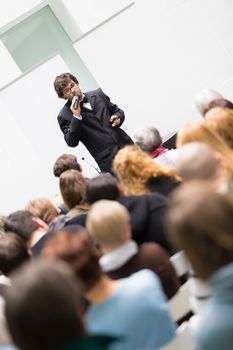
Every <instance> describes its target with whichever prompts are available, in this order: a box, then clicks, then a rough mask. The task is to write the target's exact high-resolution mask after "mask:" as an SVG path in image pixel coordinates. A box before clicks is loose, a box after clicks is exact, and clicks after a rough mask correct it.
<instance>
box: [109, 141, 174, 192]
mask: <svg viewBox="0 0 233 350" xmlns="http://www.w3.org/2000/svg"><path fill="white" fill-rule="evenodd" d="M113 170H114V172H115V173H116V175H117V177H118V179H119V181H120V183H121V184H122V185H123V189H124V194H126V195H141V194H145V193H149V192H154V191H156V192H160V193H162V194H163V195H168V194H169V193H170V191H171V190H172V189H173V188H174V187H176V186H177V185H178V184H179V180H180V178H179V177H178V175H177V174H176V171H175V169H173V168H170V167H166V166H162V165H161V164H159V163H156V161H154V160H153V159H152V158H151V157H150V156H149V155H148V154H147V153H145V152H143V151H142V150H140V149H139V148H138V147H136V146H126V147H124V148H122V149H120V150H119V151H118V153H117V154H116V156H115V158H114V160H113Z"/></svg>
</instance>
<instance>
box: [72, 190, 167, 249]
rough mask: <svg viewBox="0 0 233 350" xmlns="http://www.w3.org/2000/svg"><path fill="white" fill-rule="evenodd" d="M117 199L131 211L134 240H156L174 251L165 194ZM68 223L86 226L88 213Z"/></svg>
mask: <svg viewBox="0 0 233 350" xmlns="http://www.w3.org/2000/svg"><path fill="white" fill-rule="evenodd" d="M116 200H117V201H118V202H119V203H121V204H122V205H124V207H126V208H127V209H128V211H129V213H130V220H131V228H132V238H133V240H135V241H136V242H137V243H138V244H139V245H140V244H142V243H144V242H156V243H158V244H160V245H161V246H162V247H163V248H164V249H165V250H166V251H167V252H168V253H169V254H172V253H173V251H172V248H171V247H170V244H169V243H168V241H167V238H166V235H165V230H164V214H165V211H166V203H167V200H166V198H165V197H164V196H163V195H160V194H158V193H151V194H146V195H140V196H119V197H118V198H117V199H116ZM67 224H79V225H82V226H85V224H86V214H83V215H78V216H76V217H74V218H72V219H71V220H70V221H68V222H67Z"/></svg>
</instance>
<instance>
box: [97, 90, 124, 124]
mask: <svg viewBox="0 0 233 350" xmlns="http://www.w3.org/2000/svg"><path fill="white" fill-rule="evenodd" d="M100 91H101V93H102V95H103V96H104V99H105V101H106V103H107V106H108V109H109V111H110V114H111V116H112V115H117V116H118V117H119V118H120V120H121V122H120V124H119V125H118V126H121V125H122V124H123V122H124V120H125V113H124V111H123V110H122V109H120V108H119V107H118V106H117V105H116V104H114V103H112V102H111V100H110V98H109V97H108V96H107V95H106V94H105V93H104V92H103V91H102V90H101V89H100Z"/></svg>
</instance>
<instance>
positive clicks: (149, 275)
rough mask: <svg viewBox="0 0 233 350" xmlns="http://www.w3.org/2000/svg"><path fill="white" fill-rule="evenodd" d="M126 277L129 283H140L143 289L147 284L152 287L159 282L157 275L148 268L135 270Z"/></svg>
mask: <svg viewBox="0 0 233 350" xmlns="http://www.w3.org/2000/svg"><path fill="white" fill-rule="evenodd" d="M127 278H128V280H129V282H130V283H135V284H137V286H139V285H141V286H142V287H143V289H144V288H146V287H149V286H153V287H154V286H155V285H157V284H159V282H158V281H159V279H158V277H157V275H156V274H155V273H154V272H153V271H151V270H149V269H142V270H140V271H137V272H135V273H133V274H132V275H130V276H129V277H127ZM139 283H140V284H139ZM138 290H139V289H138Z"/></svg>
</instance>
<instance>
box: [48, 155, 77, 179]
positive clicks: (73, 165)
mask: <svg viewBox="0 0 233 350" xmlns="http://www.w3.org/2000/svg"><path fill="white" fill-rule="evenodd" d="M70 169H74V170H78V171H79V172H80V173H81V172H82V168H81V165H80V164H79V162H78V161H77V158H76V157H75V156H74V155H73V154H66V153H65V154H62V155H61V156H60V157H58V158H57V160H56V162H55V163H54V166H53V174H54V176H56V177H60V175H61V174H62V173H64V171H66V170H70Z"/></svg>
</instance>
